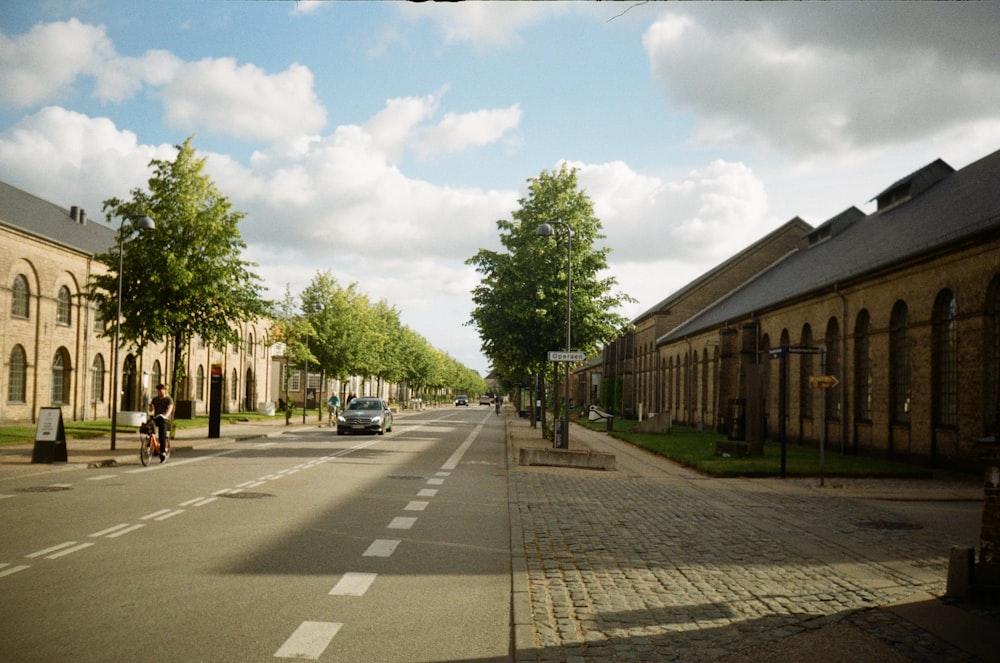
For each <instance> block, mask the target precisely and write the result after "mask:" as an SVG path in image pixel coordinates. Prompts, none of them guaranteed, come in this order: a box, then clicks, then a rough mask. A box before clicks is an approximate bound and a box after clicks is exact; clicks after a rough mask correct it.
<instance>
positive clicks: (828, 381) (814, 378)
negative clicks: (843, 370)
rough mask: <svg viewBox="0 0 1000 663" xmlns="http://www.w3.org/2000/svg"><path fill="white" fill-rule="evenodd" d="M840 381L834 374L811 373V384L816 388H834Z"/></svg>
mask: <svg viewBox="0 0 1000 663" xmlns="http://www.w3.org/2000/svg"><path fill="white" fill-rule="evenodd" d="M838 384H840V381H839V380H837V378H836V377H834V376H833V375H811V376H809V386H810V387H812V388H814V389H833V388H834V387H836V386H837V385H838Z"/></svg>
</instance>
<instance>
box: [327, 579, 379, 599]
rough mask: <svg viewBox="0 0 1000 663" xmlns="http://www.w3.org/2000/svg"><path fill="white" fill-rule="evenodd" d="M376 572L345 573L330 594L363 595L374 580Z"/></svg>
mask: <svg viewBox="0 0 1000 663" xmlns="http://www.w3.org/2000/svg"><path fill="white" fill-rule="evenodd" d="M376 576H378V574H377V573H345V574H344V575H343V576H341V578H340V580H339V581H338V582H337V584H336V585H334V586H333V589H331V590H330V595H331V596H364V595H365V592H367V591H368V588H369V587H371V586H372V583H373V582H375V578H376Z"/></svg>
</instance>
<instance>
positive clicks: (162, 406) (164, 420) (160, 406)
mask: <svg viewBox="0 0 1000 663" xmlns="http://www.w3.org/2000/svg"><path fill="white" fill-rule="evenodd" d="M149 412H150V413H151V414H152V415H153V423H155V424H156V430H157V431H158V432H159V439H160V462H161V463H162V462H163V461H165V460H166V459H167V454H166V451H167V426H168V425H169V423H170V417H171V416H172V415H173V413H174V399H172V398H170V396H168V395H167V387H166V385H164V384H158V385H156V396H154V397H153V400H151V401H150V402H149Z"/></svg>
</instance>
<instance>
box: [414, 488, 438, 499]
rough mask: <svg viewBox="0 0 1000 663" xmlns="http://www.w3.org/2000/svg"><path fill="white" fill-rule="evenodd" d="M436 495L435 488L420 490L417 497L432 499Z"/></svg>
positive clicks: (436, 490)
mask: <svg viewBox="0 0 1000 663" xmlns="http://www.w3.org/2000/svg"><path fill="white" fill-rule="evenodd" d="M437 494H438V489H437V488H422V489H421V490H420V492H419V493H417V497H434V496H435V495H437Z"/></svg>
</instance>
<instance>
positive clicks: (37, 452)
mask: <svg viewBox="0 0 1000 663" xmlns="http://www.w3.org/2000/svg"><path fill="white" fill-rule="evenodd" d="M67 460H69V457H68V456H67V455H66V429H64V428H63V420H62V408H58V407H43V408H41V409H40V410H39V412H38V427H37V428H36V429H35V447H34V449H32V450H31V462H32V463H56V462H62V463H65V462H66V461H67Z"/></svg>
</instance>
